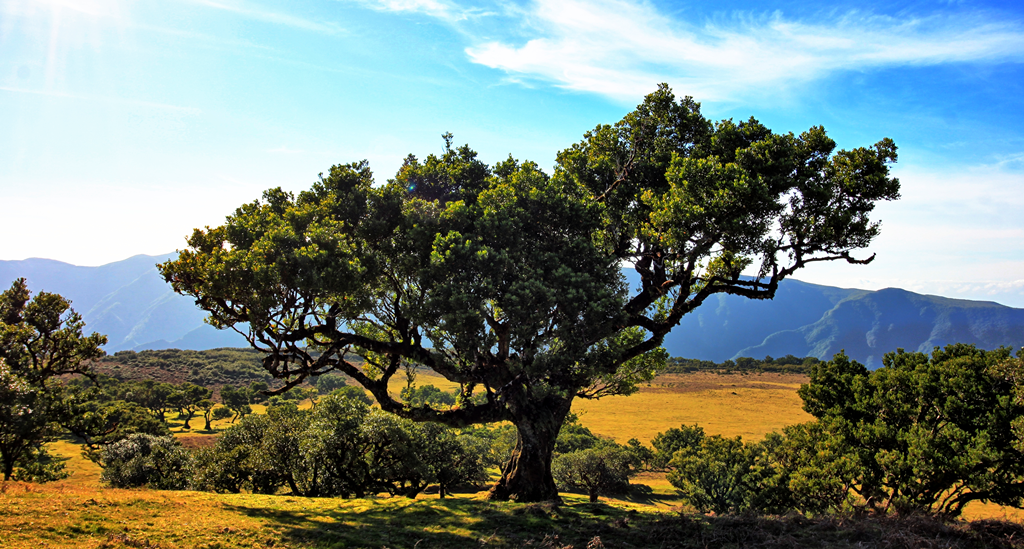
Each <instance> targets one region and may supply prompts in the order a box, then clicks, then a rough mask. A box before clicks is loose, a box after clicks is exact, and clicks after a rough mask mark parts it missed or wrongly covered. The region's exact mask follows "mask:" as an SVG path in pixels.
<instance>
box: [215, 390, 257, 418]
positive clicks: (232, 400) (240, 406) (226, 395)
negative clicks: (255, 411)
mask: <svg viewBox="0 0 1024 549" xmlns="http://www.w3.org/2000/svg"><path fill="white" fill-rule="evenodd" d="M220 401H221V402H222V403H224V406H226V407H227V408H228V409H229V410H231V411H232V412H234V414H235V417H233V418H231V423H234V422H235V421H236V420H238V419H240V418H243V417H245V416H247V415H249V414H251V413H252V407H251V406H249V392H248V391H247V390H246V389H244V388H242V389H239V388H237V387H232V386H230V385H224V386H223V387H221V388H220Z"/></svg>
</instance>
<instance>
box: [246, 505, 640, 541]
mask: <svg viewBox="0 0 1024 549" xmlns="http://www.w3.org/2000/svg"><path fill="white" fill-rule="evenodd" d="M338 501H339V503H338V505H337V506H330V505H327V506H324V505H320V506H317V508H316V509H310V510H302V509H293V508H292V509H282V508H266V507H255V506H252V507H250V506H244V505H235V506H226V508H227V509H228V510H231V511H234V512H238V513H242V514H245V515H248V516H252V517H256V518H260V519H263V520H264V521H265V525H266V526H268V527H271V528H273V529H275V530H278V531H280V532H281V533H282V538H283V539H284V541H287V542H292V543H300V544H306V545H310V546H314V547H388V548H390V549H398V548H404V547H415V548H427V547H442V548H447V547H452V548H456V547H458V548H464V547H482V546H485V547H524V546H529V547H550V548H559V549H566V548H568V547H580V548H583V547H587V546H588V544H589V545H592V546H593V547H601V545H597V544H599V543H601V542H600V541H597V542H595V541H594V538H595V537H597V536H601V538H602V539H604V540H605V543H607V542H608V540H609V539H611V540H621V541H625V537H626V536H627V535H628V534H629V532H628V530H629V523H630V517H632V516H635V515H637V513H636V511H628V510H623V509H618V508H616V507H613V506H609V505H605V504H601V503H597V504H578V505H554V504H552V503H534V504H516V503H494V502H488V501H481V500H478V499H468V498H447V499H444V500H441V499H419V500H410V499H405V498H380V499H366V500H354V501H350V502H346V501H345V500H338ZM616 530H618V531H619V532H616ZM617 546H622V545H621V544H619V545H617Z"/></svg>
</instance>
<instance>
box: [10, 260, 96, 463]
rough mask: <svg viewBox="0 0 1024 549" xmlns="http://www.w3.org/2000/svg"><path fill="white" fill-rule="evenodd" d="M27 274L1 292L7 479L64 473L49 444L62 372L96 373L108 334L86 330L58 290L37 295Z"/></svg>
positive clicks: (59, 398) (55, 416)
mask: <svg viewBox="0 0 1024 549" xmlns="http://www.w3.org/2000/svg"><path fill="white" fill-rule="evenodd" d="M30 297H31V293H30V292H29V290H28V285H27V284H26V282H25V279H24V278H19V279H17V280H15V281H14V282H13V283H12V284H11V287H10V288H9V289H8V290H6V291H4V292H3V293H2V294H0V466H2V469H3V477H4V479H5V480H9V479H11V478H13V477H14V475H15V472H16V468H20V469H22V470H23V471H24V473H23V474H22V475H20V476H21V477H23V478H26V479H28V478H36V479H39V480H46V479H49V478H52V477H53V476H59V475H60V473H59V471H58V469H59V467H56V466H53V465H52V464H53V462H52V460H50V459H49V458H48V456H47V454H46V451H45V449H44V448H43V443H44V442H46V440H47V439H48V437H50V436H51V435H52V434H53V433H54V432H55V430H56V422H57V421H58V420H59V419H60V418H59V413H60V411H61V407H60V406H59V403H60V401H61V398H62V393H63V385H62V384H61V383H60V382H59V381H58V379H59V377H60V376H63V375H68V374H87V375H93V374H92V371H91V370H90V368H89V361H91V360H92V359H95V358H99V357H101V356H103V354H104V352H103V350H102V349H101V348H100V347H101V346H102V345H103V344H105V343H106V342H107V338H106V337H104V336H101V335H99V334H96V333H93V334H92V335H90V336H86V335H84V334H83V333H82V330H83V329H84V328H85V323H84V322H82V317H81V316H80V315H79V314H78V313H76V312H75V311H74V310H73V309H72V308H71V303H70V302H69V301H68V300H66V299H64V298H63V297H61V296H59V295H57V294H51V293H47V292H39V293H38V294H36V295H35V296H34V297H31V298H30Z"/></svg>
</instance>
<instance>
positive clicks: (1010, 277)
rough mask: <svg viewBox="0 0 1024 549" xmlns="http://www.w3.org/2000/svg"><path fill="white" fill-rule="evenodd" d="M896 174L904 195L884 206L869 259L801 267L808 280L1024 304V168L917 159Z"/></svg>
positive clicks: (800, 275) (799, 275) (877, 215)
mask: <svg viewBox="0 0 1024 549" xmlns="http://www.w3.org/2000/svg"><path fill="white" fill-rule="evenodd" d="M896 175H898V176H899V177H900V182H901V184H902V187H903V189H902V194H903V196H902V198H900V200H897V201H895V202H891V203H884V204H881V205H879V207H878V209H877V210H876V212H875V215H874V216H873V217H874V218H876V219H880V220H881V221H882V233H881V235H880V236H879V237H878V239H877V240H876V241H875V242H874V243H872V245H871V246H870V247H869V249H868V251H867V252H862V253H860V254H857V255H858V256H859V257H866V256H868V255H870V254H871V253H877V257H876V259H875V261H874V262H872V263H871V264H869V265H866V266H856V265H846V264H844V263H833V264H828V265H824V264H822V265H815V266H812V267H808V268H806V269H803V270H802V271H800V272H799V273H797V275H796V278H799V279H800V280H805V281H807V282H814V283H818V284H827V285H832V286H843V287H852V288H864V289H872V290H873V289H880V288H886V287H896V288H904V289H907V290H910V291H914V292H918V293H926V294H936V295H944V296H947V297H957V298H964V299H985V300H993V301H998V302H1000V303H1004V304H1007V305H1011V306H1015V307H1024V217H1022V216H1021V215H1020V213H1021V212H1022V211H1024V173H1020V172H1015V171H1010V170H1006V169H1004V167H1002V166H999V165H989V166H973V167H967V168H962V169H956V170H953V171H950V170H947V171H945V172H943V171H938V170H931V169H926V168H921V167H916V166H911V167H901V168H899V169H898V170H897V173H896Z"/></svg>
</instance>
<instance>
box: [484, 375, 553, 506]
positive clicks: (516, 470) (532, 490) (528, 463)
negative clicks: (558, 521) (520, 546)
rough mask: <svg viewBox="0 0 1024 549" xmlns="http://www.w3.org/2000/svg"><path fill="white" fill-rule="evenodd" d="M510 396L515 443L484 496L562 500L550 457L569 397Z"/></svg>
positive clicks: (522, 499) (518, 499)
mask: <svg viewBox="0 0 1024 549" xmlns="http://www.w3.org/2000/svg"><path fill="white" fill-rule="evenodd" d="M509 400H510V402H509V411H511V412H512V415H513V418H514V419H513V421H512V422H513V424H515V426H516V434H517V436H516V446H515V449H513V450H512V457H511V459H509V462H508V463H507V464H505V467H504V468H503V469H502V471H501V478H500V479H499V480H498V482H497V483H496V484H495V485H494V486H493V487H492V488H491V490H490V492H488V494H487V499H493V500H512V501H519V502H529V501H558V502H561V501H562V500H561V498H560V497H559V496H558V488H557V487H556V486H555V479H554V478H553V477H552V476H551V458H552V454H553V453H554V450H555V439H556V438H558V431H559V429H561V428H562V422H563V421H564V420H565V416H566V414H568V413H569V408H570V407H571V406H572V399H571V398H563V397H560V396H555V395H547V396H545V397H544V398H540V399H530V398H527V396H526V395H525V394H524V395H522V398H510V399H509ZM512 400H516V401H519V402H512Z"/></svg>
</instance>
